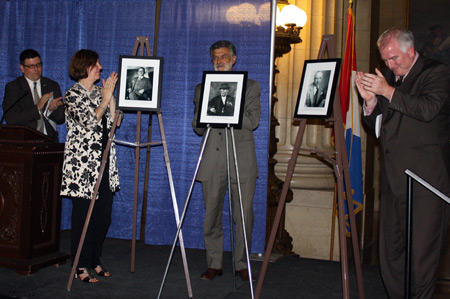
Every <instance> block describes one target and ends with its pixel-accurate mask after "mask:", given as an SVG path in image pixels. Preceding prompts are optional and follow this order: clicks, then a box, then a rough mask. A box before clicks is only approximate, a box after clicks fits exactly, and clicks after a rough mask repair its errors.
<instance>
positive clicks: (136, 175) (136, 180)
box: [130, 111, 141, 273]
mask: <svg viewBox="0 0 450 299" xmlns="http://www.w3.org/2000/svg"><path fill="white" fill-rule="evenodd" d="M140 141H141V111H138V112H137V125H136V147H135V148H134V156H135V159H134V200H133V233H132V239H131V266H130V271H131V273H134V265H135V261H136V226H137V204H138V198H137V196H138V186H139V157H140V156H139V155H140V147H139V143H140Z"/></svg>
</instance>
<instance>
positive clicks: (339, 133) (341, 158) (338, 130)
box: [255, 35, 364, 298]
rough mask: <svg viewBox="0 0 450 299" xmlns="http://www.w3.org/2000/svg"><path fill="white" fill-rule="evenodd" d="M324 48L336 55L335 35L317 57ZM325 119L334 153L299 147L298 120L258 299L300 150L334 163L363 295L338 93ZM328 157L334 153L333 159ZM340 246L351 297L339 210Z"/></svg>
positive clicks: (346, 287)
mask: <svg viewBox="0 0 450 299" xmlns="http://www.w3.org/2000/svg"><path fill="white" fill-rule="evenodd" d="M325 50H328V56H329V57H330V58H331V57H335V56H336V48H335V39H334V35H324V36H323V37H322V43H321V45H320V49H319V54H318V59H321V58H323V56H324V54H325ZM328 121H332V122H333V125H334V132H335V145H336V151H335V152H325V151H322V150H320V149H318V148H307V149H306V148H302V149H301V148H300V145H301V143H302V139H303V133H304V131H305V127H306V119H300V127H299V130H298V133H297V138H296V140H295V144H294V150H293V152H292V155H291V159H290V160H289V163H288V169H287V173H286V179H285V180H284V184H283V189H282V191H281V196H280V201H279V204H278V209H277V212H276V215H275V219H274V222H273V226H272V230H271V233H270V237H269V241H268V243H267V248H266V252H265V255H264V262H263V265H262V267H261V273H260V274H259V278H258V282H257V285H256V291H255V294H256V296H255V298H259V296H260V294H261V288H262V284H263V282H264V277H265V274H266V271H267V266H268V263H269V259H270V255H271V253H272V248H273V244H274V240H275V235H276V232H277V229H278V225H279V224H280V219H281V213H282V211H283V208H284V205H285V202H286V195H287V192H288V189H289V185H290V182H291V179H292V175H293V173H294V167H295V163H296V161H297V157H298V153H299V151H300V150H302V151H304V152H308V153H311V154H312V153H313V154H317V155H319V156H321V157H322V158H324V159H325V160H326V161H328V162H329V163H330V164H331V165H333V169H334V174H335V176H336V181H337V199H338V206H339V210H340V211H344V200H345V195H346V199H347V205H348V213H349V218H350V228H351V232H352V245H353V254H354V261H355V268H356V278H357V281H358V291H359V298H364V285H363V279H362V270H361V260H360V253H359V244H358V234H357V229H356V223H355V213H354V206H353V198H352V192H344V182H345V189H346V190H352V189H351V184H350V173H349V169H348V159H347V150H346V146H345V140H344V128H343V121H342V113H341V104H340V100H339V93H338V92H336V95H335V98H334V103H333V118H331V119H328ZM331 156H335V158H334V159H333V158H332V157H331ZM338 223H339V247H340V253H341V272H342V273H341V275H342V294H343V298H350V292H349V281H348V257H347V242H346V235H345V217H344V213H342V212H340V213H339V222H338Z"/></svg>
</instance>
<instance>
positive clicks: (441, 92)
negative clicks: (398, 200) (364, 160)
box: [364, 56, 450, 197]
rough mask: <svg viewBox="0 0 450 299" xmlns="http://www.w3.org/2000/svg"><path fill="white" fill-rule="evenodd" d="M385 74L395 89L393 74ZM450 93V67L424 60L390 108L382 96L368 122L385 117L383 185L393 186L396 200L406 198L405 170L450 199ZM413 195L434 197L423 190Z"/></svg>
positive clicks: (421, 58) (420, 188)
mask: <svg viewBox="0 0 450 299" xmlns="http://www.w3.org/2000/svg"><path fill="white" fill-rule="evenodd" d="M383 74H384V76H385V77H386V80H387V82H388V83H389V84H391V85H393V84H394V81H395V75H394V74H393V72H392V71H391V70H389V69H388V70H386V71H385V72H384V73H383ZM449 94H450V74H449V68H448V67H447V66H445V65H443V64H440V63H438V62H435V61H432V60H429V59H426V58H424V57H422V56H420V57H419V58H418V60H417V61H416V63H415V64H414V66H413V67H412V69H411V70H410V72H409V74H408V75H407V76H406V77H405V80H404V82H403V83H402V85H401V86H399V87H397V88H396V91H395V92H394V94H393V97H392V100H391V103H389V101H388V100H387V99H386V98H384V97H382V96H378V104H377V106H376V108H375V110H374V111H373V112H372V114H371V115H369V116H365V117H364V121H365V122H366V123H367V124H368V125H369V126H371V127H374V126H375V118H376V116H377V115H379V114H381V113H382V125H381V132H380V144H381V153H382V168H384V169H382V170H384V171H385V174H386V175H387V178H386V180H382V182H383V181H384V182H385V183H387V182H388V183H389V185H390V187H391V188H392V191H393V193H394V195H395V196H397V197H403V196H406V192H407V190H406V183H407V180H406V175H405V173H404V171H405V170H406V169H410V170H411V171H413V172H414V173H416V174H417V175H419V176H420V177H422V178H423V179H424V180H426V181H428V182H429V183H430V184H431V185H433V186H434V187H435V188H437V189H439V190H440V191H441V192H443V193H445V194H446V195H450V146H449V115H450V98H449ZM383 187H386V186H383V183H382V185H381V188H383ZM414 194H417V195H419V196H429V195H430V193H429V191H427V190H425V189H424V188H423V187H421V186H420V187H419V186H418V187H417V188H415V190H414Z"/></svg>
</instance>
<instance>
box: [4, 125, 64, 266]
mask: <svg viewBox="0 0 450 299" xmlns="http://www.w3.org/2000/svg"><path fill="white" fill-rule="evenodd" d="M63 154H64V144H63V143H53V142H52V141H51V139H50V138H49V137H48V136H46V135H44V134H41V133H39V132H37V131H35V130H33V129H30V128H28V127H24V126H11V125H0V267H3V268H10V269H13V270H15V271H16V272H17V273H20V274H32V273H35V272H37V271H38V270H39V269H40V268H43V267H46V266H49V265H53V264H63V263H65V262H66V259H67V258H69V255H68V254H63V253H60V252H59V236H60V230H61V228H60V227H61V197H60V195H59V189H60V186H61V171H62V162H63Z"/></svg>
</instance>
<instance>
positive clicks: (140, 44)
mask: <svg viewBox="0 0 450 299" xmlns="http://www.w3.org/2000/svg"><path fill="white" fill-rule="evenodd" d="M148 41H149V39H148V37H147V36H137V37H136V42H135V44H134V49H133V54H132V56H136V54H137V51H138V49H139V48H140V56H144V48H145V49H146V50H147V55H148V56H151V52H150V46H149V42H148ZM151 113H153V112H151ZM141 114H142V112H141V111H137V126H136V141H135V142H134V143H130V142H127V141H120V140H114V141H115V142H116V143H117V144H123V145H128V146H133V147H134V148H135V172H134V202H133V233H132V241H131V270H130V271H131V272H134V267H135V260H136V226H137V203H138V199H137V195H138V185H139V158H140V148H141V147H148V146H152V145H161V144H162V145H163V149H164V160H165V163H166V169H167V174H168V178H169V186H170V191H171V195H172V204H173V210H174V214H175V220H176V223H177V226H178V225H179V222H180V219H179V213H178V205H177V200H176V196H175V188H174V185H173V179H172V170H171V167H170V159H169V154H168V150H167V143H166V135H165V132H164V125H163V121H162V113H161V111H158V112H157V115H158V122H159V127H160V133H161V139H162V140H161V141H156V142H149V141H148V142H145V143H140V138H141ZM119 115H120V111H119V110H117V111H116V115H115V119H114V122H113V126H112V128H111V132H110V133H109V138H108V143H107V146H106V148H105V149H104V151H103V159H102V163H101V166H100V174H99V177H98V179H97V182H96V184H95V188H94V194H93V196H92V199H91V203H90V206H89V210H88V213H87V216H86V221H85V224H84V227H83V232H82V234H81V238H80V243H79V245H78V250H77V253H76V256H75V260H74V263H73V266H72V271H71V273H70V277H69V282H68V284H67V290H68V291H70V289H71V286H72V283H73V278H74V275H75V271H76V268H77V265H78V261H79V258H80V254H81V249H82V248H83V243H84V240H85V238H86V232H87V229H88V226H89V221H90V219H91V216H92V211H93V208H94V204H95V198H96V197H97V193H98V189H99V186H100V181H101V179H102V176H103V172H104V169H105V164H106V159H107V157H108V152H109V150H110V147H111V143H112V140H113V139H114V134H115V131H116V127H117V122H118V120H119ZM150 120H151V118H150ZM149 129H150V128H149ZM146 177H147V176H146ZM179 242H180V249H181V256H182V259H183V266H184V272H185V276H186V284H187V289H188V295H189V297H190V298H192V297H193V294H192V287H191V281H190V276H189V269H188V265H187V259H186V252H185V248H184V241H183V235H182V233H181V232H180V235H179Z"/></svg>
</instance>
